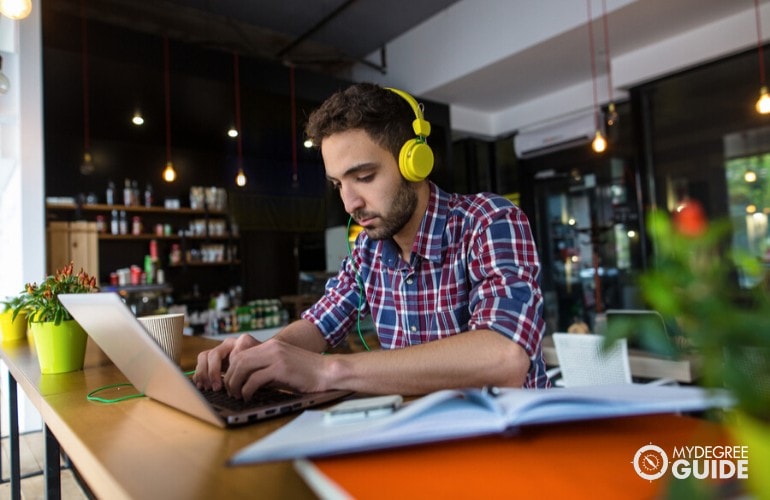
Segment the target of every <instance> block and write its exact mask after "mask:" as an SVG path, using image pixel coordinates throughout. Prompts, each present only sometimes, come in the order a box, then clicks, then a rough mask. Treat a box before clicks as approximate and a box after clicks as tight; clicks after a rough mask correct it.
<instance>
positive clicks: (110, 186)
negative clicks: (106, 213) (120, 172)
mask: <svg viewBox="0 0 770 500" xmlns="http://www.w3.org/2000/svg"><path fill="white" fill-rule="evenodd" d="M106 201H107V205H114V204H115V183H114V182H112V181H109V182H108V183H107V197H106Z"/></svg>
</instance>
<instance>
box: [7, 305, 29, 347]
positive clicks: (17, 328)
mask: <svg viewBox="0 0 770 500" xmlns="http://www.w3.org/2000/svg"><path fill="white" fill-rule="evenodd" d="M0 334H2V341H3V342H12V341H14V340H20V339H23V338H24V337H26V336H27V315H26V314H24V313H19V315H18V316H16V320H13V311H12V310H9V311H5V312H3V313H0Z"/></svg>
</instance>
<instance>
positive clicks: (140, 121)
mask: <svg viewBox="0 0 770 500" xmlns="http://www.w3.org/2000/svg"><path fill="white" fill-rule="evenodd" d="M131 123H133V124H134V125H136V126H137V127H138V126H140V125H144V117H143V116H142V114H141V113H140V112H139V111H137V112H136V113H134V116H133V117H132V118H131Z"/></svg>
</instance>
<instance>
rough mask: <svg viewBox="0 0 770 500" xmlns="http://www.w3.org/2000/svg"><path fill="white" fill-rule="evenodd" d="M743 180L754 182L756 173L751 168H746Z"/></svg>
mask: <svg viewBox="0 0 770 500" xmlns="http://www.w3.org/2000/svg"><path fill="white" fill-rule="evenodd" d="M743 180H744V181H746V182H756V181H757V173H756V172H754V171H753V170H746V173H744V174H743Z"/></svg>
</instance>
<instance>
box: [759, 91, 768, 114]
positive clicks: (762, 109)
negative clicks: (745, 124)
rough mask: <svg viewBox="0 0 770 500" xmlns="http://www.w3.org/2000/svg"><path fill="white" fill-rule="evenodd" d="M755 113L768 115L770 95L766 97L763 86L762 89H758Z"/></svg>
mask: <svg viewBox="0 0 770 500" xmlns="http://www.w3.org/2000/svg"><path fill="white" fill-rule="evenodd" d="M757 112H759V113H760V114H763V115H766V114H768V113H770V95H767V87H766V86H764V85H762V88H761V89H759V99H758V100H757Z"/></svg>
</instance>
